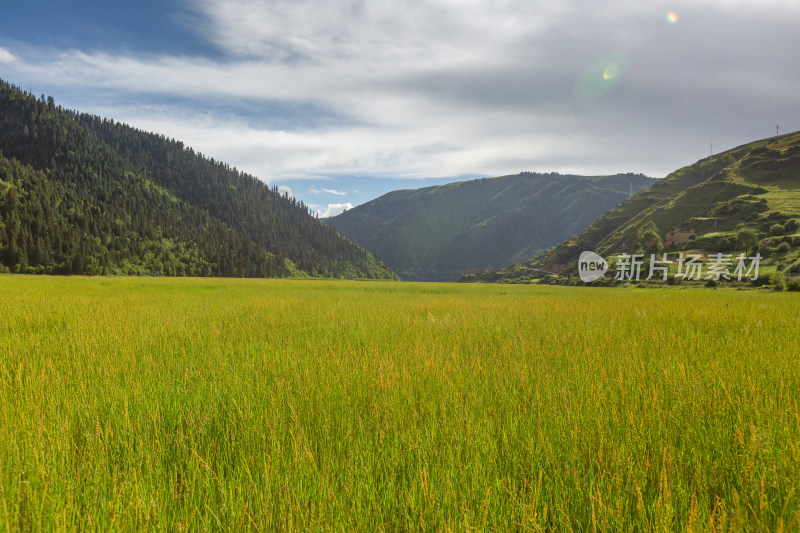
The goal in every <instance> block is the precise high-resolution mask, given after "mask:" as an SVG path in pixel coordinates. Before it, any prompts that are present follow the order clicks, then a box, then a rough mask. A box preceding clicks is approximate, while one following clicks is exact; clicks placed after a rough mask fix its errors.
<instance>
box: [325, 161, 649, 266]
mask: <svg viewBox="0 0 800 533" xmlns="http://www.w3.org/2000/svg"><path fill="white" fill-rule="evenodd" d="M655 181H656V180H653V179H652V178H648V177H646V176H643V175H641V174H619V175H615V176H592V177H587V176H564V175H559V174H536V173H530V172H525V173H522V174H517V175H512V176H503V177H498V178H489V179H478V180H471V181H464V182H458V183H451V184H448V185H441V186H435V187H425V188H421V189H415V190H402V191H394V192H391V193H388V194H386V195H384V196H381V197H380V198H377V199H375V200H372V201H371V202H367V203H365V204H362V205H360V206H358V207H356V208H354V209H351V210H349V211H346V212H345V213H342V214H341V215H338V216H336V217H333V218H331V219H328V220H327V222H328V223H329V224H331V225H332V226H335V227H336V229H338V230H339V231H340V232H341V233H342V234H343V235H346V236H347V237H349V238H350V239H352V240H353V241H354V242H356V243H358V244H360V245H361V246H363V247H364V248H366V249H368V250H370V251H371V252H373V253H375V254H377V255H378V256H379V257H381V259H383V260H384V261H385V262H386V264H387V265H389V267H391V268H392V270H394V271H395V272H396V273H397V274H398V275H399V276H400V277H401V278H402V279H406V280H423V281H455V280H456V279H458V278H459V276H461V275H463V274H465V273H467V272H471V271H474V270H478V269H490V268H494V267H497V268H499V267H501V266H504V265H507V264H509V263H512V262H518V261H525V260H528V259H531V258H533V257H535V256H536V255H537V254H538V253H540V252H541V251H542V250H544V249H546V248H548V247H550V246H553V245H555V244H557V243H558V242H561V241H562V240H563V239H565V238H567V237H568V236H570V235H573V234H575V233H576V232H578V231H581V230H582V229H583V228H585V227H587V226H588V225H589V224H591V223H592V222H593V221H594V220H595V219H596V218H597V217H599V216H600V215H602V214H603V213H604V212H606V211H607V210H608V209H611V208H612V207H614V206H615V205H617V204H618V203H619V202H621V201H623V200H624V199H626V198H628V196H629V192H630V189H631V187H632V188H633V191H634V192H637V191H640V190H642V189H646V188H647V187H649V186H650V185H651V184H652V183H654V182H655Z"/></svg>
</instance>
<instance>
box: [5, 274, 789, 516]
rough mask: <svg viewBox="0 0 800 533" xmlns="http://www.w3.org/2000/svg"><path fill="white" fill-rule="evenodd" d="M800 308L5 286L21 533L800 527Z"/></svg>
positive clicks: (36, 281) (354, 287) (224, 288)
mask: <svg viewBox="0 0 800 533" xmlns="http://www.w3.org/2000/svg"><path fill="white" fill-rule="evenodd" d="M798 316H800V298H798V297H797V295H795V294H774V293H759V292H752V291H745V292H737V291H733V290H719V291H708V290H697V291H694V290H667V289H654V290H648V291H641V290H625V289H620V290H608V289H596V288H595V289H592V288H566V287H547V286H508V285H440V284H401V283H374V282H327V281H315V282H310V281H272V280H269V281H264V280H213V279H202V280H200V279H142V278H117V279H91V278H55V277H21V276H0V317H2V320H0V528H2V529H10V530H33V531H36V530H73V529H75V528H85V529H99V530H111V529H114V530H145V529H151V530H155V529H162V530H164V529H165V530H203V529H212V530H216V529H223V530H243V529H252V530H254V531H273V530H284V531H286V530H290V531H294V530H333V531H380V530H385V531H407V530H422V529H424V530H448V529H449V530H454V531H465V530H469V529H471V528H476V529H478V530H497V529H506V530H527V531H545V530H550V531H553V530H559V531H570V530H573V531H593V530H607V531H656V530H657V531H672V530H694V531H697V530H700V531H704V530H732V531H738V530H743V529H744V530H749V531H779V530H784V531H791V530H798V529H799V528H800V499H799V498H800V493H799V492H798V489H800V445H799V444H798V443H800V406H799V404H798V402H800V366H799V365H800V364H799V363H798V354H800V336H798V335H797V317H798Z"/></svg>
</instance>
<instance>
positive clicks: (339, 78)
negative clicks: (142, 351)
mask: <svg viewBox="0 0 800 533" xmlns="http://www.w3.org/2000/svg"><path fill="white" fill-rule="evenodd" d="M6 4H8V5H5V6H4V7H3V10H2V11H3V12H2V17H0V77H2V78H4V79H6V80H7V81H10V82H12V83H15V84H17V85H19V86H21V87H23V88H25V89H28V88H30V89H31V90H32V91H33V92H34V93H35V94H37V95H39V94H42V93H44V94H47V95H52V96H54V97H55V98H56V101H57V102H59V103H60V104H61V105H63V106H65V107H69V108H75V109H79V110H81V111H85V112H89V113H93V114H97V115H102V116H107V117H110V118H114V119H116V120H120V121H124V122H127V123H130V124H132V125H134V126H136V127H139V128H142V129H146V130H150V131H155V132H158V133H163V134H165V135H167V136H169V137H174V138H177V139H180V140H183V141H184V142H185V143H186V144H188V145H190V146H193V147H194V148H195V149H197V150H199V151H201V152H203V153H204V154H207V155H208V156H211V157H214V158H215V159H219V160H223V161H226V162H228V163H230V164H231V165H233V166H236V167H238V168H241V169H244V170H246V171H248V172H251V173H252V174H254V175H256V176H258V177H259V178H261V179H262V180H264V181H266V182H269V183H270V184H272V185H279V186H281V187H283V188H288V189H290V190H291V191H292V193H293V194H294V195H295V196H296V197H298V198H300V199H302V200H304V201H305V202H306V203H307V204H310V205H312V206H313V208H314V209H316V210H319V212H321V214H322V215H325V214H327V213H329V212H330V213H334V212H336V211H338V210H341V208H342V207H344V206H348V205H358V204H359V203H362V202H364V201H367V200H369V199H371V198H374V197H376V196H378V195H380V194H382V193H384V192H387V191H389V190H393V189H397V188H411V187H419V186H425V185H431V184H436V183H443V182H446V181H453V180H454V179H461V178H465V177H475V176H495V175H503V174H509V173H516V172H519V171H523V170H530V171H540V172H549V171H559V172H570V173H582V174H606V173H616V172H628V171H632V172H643V173H645V174H648V175H651V176H655V177H663V176H665V175H666V174H668V173H669V172H670V171H672V170H675V169H677V168H679V167H681V166H683V165H686V164H690V163H693V162H694V161H696V160H697V159H700V158H702V157H705V156H707V155H708V153H709V148H710V145H711V143H713V150H714V152H718V151H722V150H725V149H728V148H732V147H734V146H737V145H739V144H742V143H745V142H749V141H751V140H755V139H759V138H763V137H767V136H769V135H774V134H775V131H776V124H780V128H781V132H783V133H786V132H789V131H795V130H798V129H800V98H799V97H798V95H800V53H798V50H800V31H798V30H797V25H798V21H800V0H781V1H778V0H757V1H756V0H752V1H750V0H691V1H685V0H676V1H667V2H662V1H658V0H656V1H641V0H619V1H610V2H586V1H583V2H578V1H569V0H567V1H553V0H548V1H541V2H539V1H537V0H491V1H490V0H407V1H397V0H368V1H367V0H363V1H362V0H324V1H323V0H144V1H140V2H136V3H134V2H108V1H107V0H91V1H84V2H80V1H78V2H63V1H39V0H25V1H20V2H11V3H6Z"/></svg>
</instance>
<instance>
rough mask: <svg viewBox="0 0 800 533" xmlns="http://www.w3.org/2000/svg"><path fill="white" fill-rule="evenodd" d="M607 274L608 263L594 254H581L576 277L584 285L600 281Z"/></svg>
mask: <svg viewBox="0 0 800 533" xmlns="http://www.w3.org/2000/svg"><path fill="white" fill-rule="evenodd" d="M606 272H608V261H606V260H605V259H603V258H602V257H600V256H599V255H597V254H596V253H594V252H583V253H582V254H581V257H580V259H578V275H579V276H580V277H581V281H583V282H584V283H591V282H593V281H594V280H597V279H600V278H602V277H603V276H605V275H606Z"/></svg>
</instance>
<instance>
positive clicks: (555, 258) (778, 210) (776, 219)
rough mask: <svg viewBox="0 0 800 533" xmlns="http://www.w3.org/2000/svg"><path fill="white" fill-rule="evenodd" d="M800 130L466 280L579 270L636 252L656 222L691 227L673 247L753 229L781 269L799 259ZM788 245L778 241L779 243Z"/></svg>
mask: <svg viewBox="0 0 800 533" xmlns="http://www.w3.org/2000/svg"><path fill="white" fill-rule="evenodd" d="M797 217H800V132H795V133H790V134H786V135H781V136H780V137H771V138H768V139H763V140H760V141H755V142H752V143H749V144H745V145H743V146H739V147H737V148H734V149H732V150H728V151H727V152H723V153H721V154H718V155H716V156H713V157H708V158H705V159H702V160H700V161H698V162H697V163H695V164H693V165H690V166H687V167H684V168H681V169H680V170H677V171H675V172H673V173H672V174H670V175H669V176H667V177H666V178H664V179H663V180H661V181H659V182H658V183H656V184H655V185H653V186H652V187H650V188H649V189H647V190H645V191H642V192H640V193H639V194H637V195H635V196H634V197H632V198H630V199H629V200H626V201H624V202H622V203H621V204H620V205H618V206H617V207H615V208H614V209H611V210H610V211H608V212H607V213H606V214H605V215H603V216H602V217H600V218H599V219H597V221H595V222H594V223H593V224H592V225H591V226H589V227H588V228H586V229H585V230H583V231H581V232H578V233H577V234H576V235H574V236H572V237H571V238H569V239H568V240H566V241H564V242H563V243H561V244H559V245H558V246H556V247H555V248H553V249H552V250H549V251H547V253H544V254H542V255H540V256H539V257H537V258H535V259H534V260H532V261H529V262H526V263H523V264H516V265H512V266H510V267H508V268H506V269H503V270H500V271H497V272H492V273H486V274H483V275H480V276H468V277H465V278H463V279H462V281H499V280H503V281H506V282H512V281H514V280H518V281H519V280H524V279H527V278H530V277H533V276H536V275H537V273H538V272H539V271H540V270H543V271H548V272H559V271H562V270H569V271H570V272H571V271H572V270H574V268H572V267H574V265H575V261H577V259H578V257H579V255H580V254H581V252H583V251H585V250H590V251H594V252H597V253H599V254H600V255H603V256H608V255H611V254H615V253H620V252H623V251H627V252H628V253H632V252H635V251H637V249H638V247H639V245H638V243H637V234H638V232H639V229H640V228H642V227H643V226H645V225H647V224H649V223H652V224H653V225H654V226H655V228H656V231H657V233H658V234H659V235H661V236H662V238H665V237H666V233H667V232H670V231H673V230H677V229H691V230H694V233H695V236H694V237H693V238H692V240H691V241H689V242H686V243H682V244H680V245H673V246H671V248H668V250H672V251H679V250H684V249H694V250H699V251H711V252H736V251H739V250H737V244H736V236H737V233H738V231H739V230H741V229H752V230H754V231H755V232H756V234H757V236H758V238H759V241H760V243H761V247H762V250H763V251H765V252H767V253H766V254H765V256H766V259H767V261H768V262H772V253H775V254H776V255H775V263H776V264H775V267H776V268H778V269H784V270H786V269H789V268H792V269H794V270H799V269H800V264H795V262H794V261H795V260H796V259H798V254H797V252H798V250H797V248H798V247H797V246H796V245H795V243H798V244H800V234H797V233H796V229H797V228H796V224H797V222H795V219H796V218H797ZM782 242H785V243H786V244H785V245H783V246H780V243H782Z"/></svg>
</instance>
